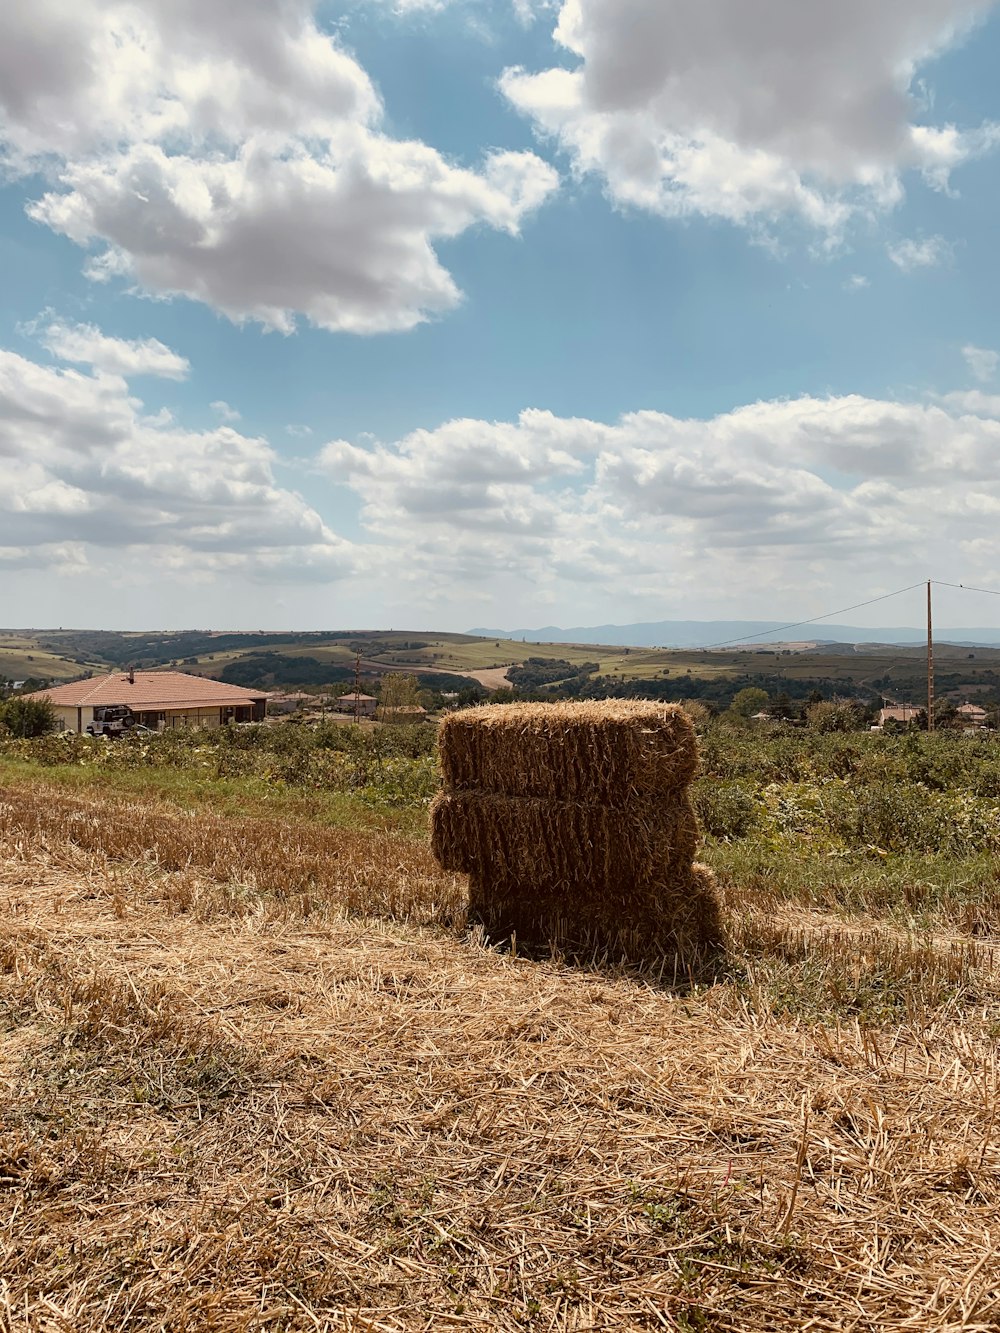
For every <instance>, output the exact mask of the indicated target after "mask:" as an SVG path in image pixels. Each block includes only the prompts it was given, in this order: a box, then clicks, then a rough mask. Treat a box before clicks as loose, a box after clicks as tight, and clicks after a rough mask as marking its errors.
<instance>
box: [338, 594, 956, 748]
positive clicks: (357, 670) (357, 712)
mask: <svg viewBox="0 0 1000 1333" xmlns="http://www.w3.org/2000/svg"><path fill="white" fill-rule="evenodd" d="M927 586H928V588H929V587H930V584H928V585H927ZM360 721H361V653H360V652H358V653H356V654H355V657H354V722H355V725H357V724H358V723H360Z"/></svg>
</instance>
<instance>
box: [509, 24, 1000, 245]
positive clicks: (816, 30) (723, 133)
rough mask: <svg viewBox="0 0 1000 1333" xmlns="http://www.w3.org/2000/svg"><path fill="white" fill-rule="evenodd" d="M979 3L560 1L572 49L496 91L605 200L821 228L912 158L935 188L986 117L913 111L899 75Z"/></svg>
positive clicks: (888, 195) (969, 151)
mask: <svg viewBox="0 0 1000 1333" xmlns="http://www.w3.org/2000/svg"><path fill="white" fill-rule="evenodd" d="M993 3H994V0H879V3H877V4H872V3H871V0H840V3H837V4H826V5H824V4H815V3H813V4H804V3H803V2H802V0H758V3H756V4H754V5H752V6H750V5H747V3H746V0H671V3H670V4H664V3H662V0H563V3H562V8H561V11H560V14H559V21H558V24H557V27H556V29H555V38H556V41H557V42H558V43H559V44H560V45H561V46H562V47H563V48H564V49H565V50H566V51H568V52H570V53H571V54H572V55H574V56H576V57H577V58H578V62H579V63H578V64H577V65H576V67H575V68H564V67H562V66H557V67H553V68H550V69H547V70H543V71H541V72H539V73H529V72H526V71H525V70H523V69H509V70H507V71H506V72H505V73H504V75H503V78H502V80H501V87H502V89H503V91H504V93H505V94H506V96H507V97H508V98H509V99H510V101H511V102H512V103H513V105H514V106H516V107H517V108H518V109H519V110H521V111H522V112H523V113H524V114H526V115H528V116H530V117H531V118H532V119H533V120H534V122H535V125H536V127H537V128H538V130H539V131H540V132H541V133H542V134H544V135H547V136H553V137H554V138H555V139H557V140H558V142H559V143H560V145H561V146H562V147H563V149H564V150H565V151H566V152H568V153H569V154H570V156H571V157H572V159H573V162H574V166H575V168H576V170H577V171H578V172H581V173H586V172H594V173H597V174H598V175H600V176H601V177H602V178H603V179H604V181H605V184H606V187H607V190H608V193H609V194H610V196H611V198H612V199H613V200H614V201H615V202H616V203H618V204H621V205H629V206H634V207H638V208H643V209H647V210H649V211H652V212H655V213H659V214H661V215H663V216H666V217H684V216H688V215H691V214H701V215H704V216H708V217H715V218H723V219H727V220H728V221H731V222H735V223H740V224H745V225H750V224H754V225H760V224H761V223H765V224H766V223H768V222H769V221H771V220H773V219H776V218H778V217H780V216H782V215H792V216H796V217H798V218H799V219H801V220H803V221H805V222H806V223H807V224H809V225H810V226H813V227H817V228H819V229H821V230H822V231H824V232H826V233H828V234H829V235H830V236H832V237H835V236H837V235H838V234H839V233H840V232H841V231H842V229H843V228H844V227H845V225H846V223H847V221H848V220H849V218H850V217H851V216H852V214H853V213H855V212H857V211H864V212H868V213H871V212H880V211H882V210H885V209H887V208H890V207H892V206H893V205H894V204H895V203H897V202H898V201H899V199H900V198H901V196H902V177H903V175H904V173H906V172H907V171H910V170H916V171H922V172H923V173H924V174H925V176H926V177H927V179H928V180H929V181H930V182H931V183H932V184H933V185H935V186H937V187H939V188H945V187H946V186H947V180H948V174H949V172H950V171H951V170H952V169H953V168H954V167H956V166H958V165H959V164H960V163H961V162H963V161H965V160H966V159H968V158H969V157H971V156H974V155H977V154H979V153H982V152H986V151H989V149H990V148H992V147H993V146H994V145H995V143H996V142H997V138H998V135H997V127H995V126H992V125H987V126H984V127H981V128H979V129H973V130H971V131H961V130H959V129H957V128H956V127H954V126H951V125H942V126H928V125H921V124H918V123H917V115H918V107H917V106H916V104H915V100H914V98H913V96H912V95H911V92H910V89H911V85H912V84H913V81H914V77H915V74H916V71H917V69H918V67H919V66H920V65H922V64H923V63H925V62H926V61H928V60H930V59H932V58H933V57H934V56H935V55H937V54H939V53H940V52H941V51H942V50H944V49H945V48H947V47H948V46H949V45H951V44H953V43H954V42H955V41H957V40H958V39H959V38H960V37H961V36H962V35H963V34H964V33H965V32H966V30H967V29H968V27H969V26H970V25H971V24H972V23H973V22H974V21H975V19H976V18H977V17H979V16H980V15H982V14H984V13H985V12H987V11H988V10H989V9H990V8H992V6H993Z"/></svg>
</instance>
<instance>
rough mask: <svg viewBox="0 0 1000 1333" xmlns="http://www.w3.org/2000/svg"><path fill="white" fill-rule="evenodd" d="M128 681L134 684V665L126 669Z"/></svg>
mask: <svg viewBox="0 0 1000 1333" xmlns="http://www.w3.org/2000/svg"><path fill="white" fill-rule="evenodd" d="M128 683H129V684H130V685H134V684H135V667H129V669H128Z"/></svg>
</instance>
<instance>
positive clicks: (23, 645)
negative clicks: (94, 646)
mask: <svg viewBox="0 0 1000 1333" xmlns="http://www.w3.org/2000/svg"><path fill="white" fill-rule="evenodd" d="M93 665H95V664H94V663H88V666H93ZM86 669H87V666H84V665H81V664H80V663H79V662H74V661H70V660H69V659H68V658H67V657H64V656H62V655H61V654H59V653H55V652H52V651H50V650H49V649H48V648H47V647H46V646H45V644H44V642H43V641H40V640H39V639H37V638H35V637H34V636H32V635H28V634H15V633H11V632H10V631H9V630H0V676H2V677H5V678H6V679H7V680H27V679H28V678H29V677H31V676H35V677H39V678H45V679H48V678H51V679H53V680H71V679H72V678H73V677H74V676H79V675H80V674H81V673H82V672H83V671H85V670H86Z"/></svg>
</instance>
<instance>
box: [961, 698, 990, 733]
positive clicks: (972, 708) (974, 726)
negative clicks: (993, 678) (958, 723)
mask: <svg viewBox="0 0 1000 1333" xmlns="http://www.w3.org/2000/svg"><path fill="white" fill-rule="evenodd" d="M955 712H956V713H957V714H958V716H959V717H960V718H961V719H962V725H963V726H964V727H968V728H969V729H970V730H973V731H978V730H979V728H980V727H985V726H986V725H987V723H988V722H989V720H990V719H989V714H988V713H987V712H986V709H985V708H981V707H980V706H979V704H970V703H964V704H962V705H961V706H960V707H958V708H956V709H955Z"/></svg>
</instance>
